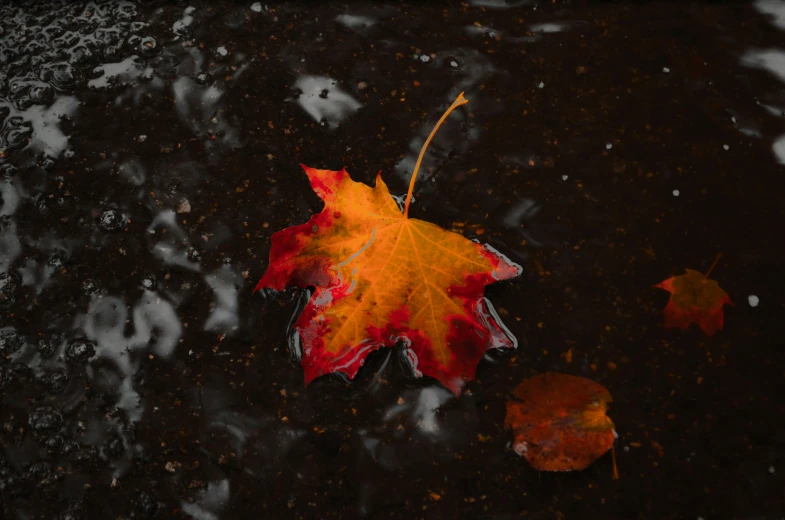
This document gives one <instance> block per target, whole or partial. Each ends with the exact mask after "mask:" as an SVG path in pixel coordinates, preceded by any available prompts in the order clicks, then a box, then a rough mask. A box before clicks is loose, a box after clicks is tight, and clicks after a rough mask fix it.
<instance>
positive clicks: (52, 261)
mask: <svg viewBox="0 0 785 520" xmlns="http://www.w3.org/2000/svg"><path fill="white" fill-rule="evenodd" d="M46 265H48V266H49V267H51V268H52V269H61V268H62V267H63V266H64V265H65V255H64V254H63V253H55V254H53V255H52V256H50V257H49V260H47V261H46Z"/></svg>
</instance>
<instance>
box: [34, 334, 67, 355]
mask: <svg viewBox="0 0 785 520" xmlns="http://www.w3.org/2000/svg"><path fill="white" fill-rule="evenodd" d="M62 343H63V337H62V336H61V335H59V334H53V335H52V336H51V337H49V338H48V339H39V340H38V343H37V344H36V348H37V349H38V353H39V354H40V355H41V357H42V358H48V357H52V355H54V353H55V352H56V351H57V349H58V347H60V345H61V344H62Z"/></svg>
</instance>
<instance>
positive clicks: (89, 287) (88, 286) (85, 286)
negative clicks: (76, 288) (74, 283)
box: [82, 278, 98, 295]
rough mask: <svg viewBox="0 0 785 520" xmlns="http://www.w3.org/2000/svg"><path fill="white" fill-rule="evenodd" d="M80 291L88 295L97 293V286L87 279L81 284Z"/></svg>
mask: <svg viewBox="0 0 785 520" xmlns="http://www.w3.org/2000/svg"><path fill="white" fill-rule="evenodd" d="M82 290H83V291H84V292H85V294H88V295H89V294H95V293H97V292H98V284H97V283H95V282H94V281H93V280H91V279H90V278H88V279H86V280H85V281H83V282H82Z"/></svg>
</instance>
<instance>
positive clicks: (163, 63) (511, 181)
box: [0, 0, 785, 519]
mask: <svg viewBox="0 0 785 520" xmlns="http://www.w3.org/2000/svg"><path fill="white" fill-rule="evenodd" d="M784 32H785V7H783V6H782V5H781V4H779V3H776V2H756V3H755V4H751V5H741V4H722V5H709V4H695V5H681V4H676V3H672V4H651V5H642V6H639V5H632V4H610V3H608V4H606V3H599V4H582V3H577V4H573V3H568V4H564V3H562V2H532V1H526V0H523V1H503V0H470V1H469V2H464V3H456V4H454V5H442V4H437V3H426V4H423V5H419V4H414V5H399V4H382V3H349V4H346V3H325V4H318V5H317V4H314V5H311V4H304V3H298V2H290V3H286V2H284V3H275V4H273V3H270V4H265V3H261V2H250V1H249V2H245V3H227V4H220V5H219V4H218V3H215V2H212V3H211V2H202V1H197V2H190V3H176V2H163V1H141V2H139V3H135V2H130V1H120V0H112V1H97V2H92V1H91V2H85V1H81V2H66V1H61V2H57V1H39V2H32V1H31V2H11V3H10V5H9V4H6V5H5V6H4V7H0V392H2V399H1V400H0V501H2V502H1V504H2V514H0V518H9V519H33V518H61V519H66V518H67V519H75V518H85V519H86V518H148V517H150V518H152V517H156V518H196V519H229V518H252V517H253V518H255V517H259V516H263V517H267V516H269V517H271V518H331V517H336V518H371V517H373V518H498V519H501V518H517V517H523V516H530V517H537V518H552V517H556V518H584V517H591V518H595V517H596V518H635V517H639V518H665V517H677V518H705V519H710V518H730V517H734V518H772V519H773V518H780V517H782V516H783V515H785V494H783V493H784V492H785V481H784V480H783V475H785V429H784V428H783V426H782V425H783V424H785V405H783V402H782V398H781V397H780V396H781V395H782V392H783V391H785V386H784V385H783V381H784V379H783V375H784V374H783V367H785V348H784V347H785V332H783V330H782V323H783V319H785V300H783V295H784V294H785V270H784V269H783V258H784V257H785V241H783V237H785V233H784V231H785V230H784V229H783V227H784V226H785V218H783V217H784V215H783V213H784V212H783V208H785V195H783V193H785V45H783V43H782V42H783V38H784V37H785V34H784ZM460 92H465V96H466V98H467V99H469V104H467V105H466V106H464V107H461V109H459V110H457V111H456V112H454V113H453V114H452V115H451V116H450V118H449V119H448V120H447V122H446V123H445V124H444V126H443V127H442V129H441V130H440V131H439V133H438V134H437V136H436V137H435V139H434V140H433V142H432V143H431V146H430V148H429V151H428V154H427V155H426V157H425V160H424V161H423V165H422V169H421V171H420V174H419V175H420V176H419V177H418V179H419V181H418V184H417V188H416V191H415V200H414V203H413V204H412V208H411V215H412V216H413V217H416V218H419V219H423V220H428V221H430V222H434V223H436V224H438V225H440V226H442V227H444V228H446V229H451V230H453V231H456V232H458V233H461V234H463V235H465V236H466V237H468V238H470V239H478V240H479V241H481V242H483V243H487V244H489V245H491V246H492V247H493V248H495V249H496V250H498V251H499V252H500V253H501V254H503V255H505V256H506V257H508V258H510V259H511V260H512V261H513V262H516V263H518V264H520V265H521V266H522V267H523V274H522V276H520V277H519V278H516V279H514V280H511V281H505V282H501V283H498V284H495V285H492V286H489V287H488V289H487V290H486V296H487V298H488V300H489V301H490V302H492V306H490V309H491V311H490V312H492V313H493V314H494V319H496V318H498V319H499V320H501V321H503V323H504V326H505V327H506V329H508V330H509V333H510V334H511V336H513V337H514V338H515V339H516V341H517V349H515V350H493V351H489V353H488V354H487V355H486V356H485V358H484V359H483V360H482V362H481V363H480V365H479V367H478V369H477V378H476V380H475V381H473V382H470V383H469V384H467V385H466V387H465V389H464V392H463V394H462V396H461V397H460V398H455V396H454V395H453V394H452V393H451V392H450V391H449V390H446V389H445V388H444V387H443V386H441V385H440V384H438V383H437V382H436V381H435V380H433V379H429V378H420V379H417V378H414V377H412V374H411V362H410V360H409V359H407V356H406V354H405V352H402V351H400V350H398V349H380V350H378V351H376V352H374V353H372V354H371V355H370V356H369V358H368V360H367V362H366V363H365V365H364V366H363V368H362V369H361V370H360V372H359V374H358V375H357V377H356V378H355V379H354V380H353V381H348V380H346V379H345V378H342V377H339V376H338V375H333V376H326V377H322V378H319V379H317V380H315V381H314V382H313V383H311V385H310V386H308V387H307V388H306V387H305V386H304V384H303V370H302V368H301V367H300V364H299V357H300V356H302V354H303V353H302V352H301V351H300V346H299V342H298V341H297V338H294V337H292V335H291V334H290V329H291V324H292V321H293V318H294V317H296V315H297V314H298V312H299V311H300V310H301V309H302V307H303V305H304V303H305V301H307V298H308V297H309V293H307V292H304V291H295V290H291V291H285V292H282V293H279V294H275V293H273V292H271V291H261V292H258V293H256V294H253V293H252V289H253V287H254V285H255V284H256V282H257V281H258V280H259V278H260V277H261V276H262V275H263V273H264V271H265V269H266V267H267V263H268V255H269V250H270V243H271V242H270V241H271V236H272V234H273V233H274V232H275V231H277V230H280V229H283V228H285V227H288V226H291V225H296V224H301V223H303V222H306V221H307V220H308V218H309V216H310V215H311V214H313V213H315V212H318V211H320V210H321V202H320V201H319V199H318V197H317V196H316V195H315V194H314V193H313V192H312V190H311V189H310V187H309V185H308V181H307V178H306V176H305V175H304V174H303V173H302V170H301V169H300V167H299V163H304V164H307V165H309V166H313V167H318V168H329V169H336V170H337V169H340V167H343V166H345V167H346V169H347V170H348V171H349V172H350V174H351V176H352V177H353V178H354V179H355V180H357V181H363V182H366V183H369V184H372V183H373V182H374V179H375V177H376V174H377V172H379V171H381V172H382V175H383V177H384V179H385V181H386V182H387V184H388V186H389V187H390V191H391V192H392V194H393V196H394V197H395V198H396V199H398V200H399V202H401V201H402V200H403V198H404V197H405V195H406V190H407V187H408V179H409V176H410V175H411V171H412V168H413V166H414V163H415V161H416V159H417V154H418V153H419V151H420V148H421V146H422V144H423V142H424V141H425V139H426V138H427V136H428V134H429V133H430V131H431V129H432V128H433V126H434V124H435V123H436V121H437V120H438V118H439V117H440V116H441V114H442V113H443V112H444V110H445V109H446V108H447V106H449V104H450V103H451V102H452V100H453V99H455V98H456V96H457V95H458V94H459V93H460ZM718 253H722V257H721V260H720V262H719V263H718V265H717V266H716V267H715V268H714V270H713V272H712V277H713V278H714V279H716V280H718V282H719V283H720V284H721V285H722V287H723V288H724V289H725V290H726V291H727V292H728V293H729V294H730V297H731V299H732V300H733V302H734V303H735V306H734V307H726V323H725V329H724V330H723V331H721V332H719V333H717V334H715V335H714V336H712V337H707V336H706V335H705V334H704V333H703V332H702V331H701V330H700V329H698V328H697V327H695V326H693V327H691V328H689V329H688V330H686V331H681V330H678V329H665V328H664V327H663V316H662V309H663V307H664V306H665V304H666V302H667V298H668V294H667V293H666V292H664V291H660V290H658V289H654V288H652V286H653V285H655V284H657V283H659V282H660V281H662V280H664V279H666V278H668V277H670V276H672V275H675V274H682V273H683V272H684V269H685V268H690V269H695V270H698V271H701V272H705V271H706V270H707V269H708V268H709V266H710V265H711V263H712V261H713V259H714V258H715V257H716V255H717V254H718ZM548 371H555V372H564V373H569V374H574V375H579V376H583V377H586V378H589V379H591V380H593V381H596V382H598V383H600V384H602V385H603V386H604V387H606V388H607V389H608V390H609V391H610V393H611V394H612V396H613V402H612V403H611V405H610V409H609V412H608V414H609V416H610V417H611V418H612V419H613V421H614V423H615V429H616V431H617V432H618V435H619V438H618V440H617V442H616V459H617V464H618V471H619V474H620V477H621V478H620V479H619V480H613V478H612V475H613V471H612V462H611V456H610V454H608V455H607V456H604V457H603V458H601V459H600V460H599V461H597V462H596V463H595V464H594V465H592V466H591V467H590V468H589V469H587V470H585V471H581V472H572V473H540V472H537V471H535V470H533V469H532V468H530V467H529V466H528V465H527V463H526V461H525V460H524V459H523V458H521V457H520V456H519V455H517V454H516V453H515V451H514V449H513V446H512V435H511V434H510V433H509V432H505V431H504V426H503V425H504V414H505V403H506V401H507V399H508V398H509V396H510V392H511V390H512V389H513V388H515V387H516V386H517V385H518V384H519V383H520V382H521V380H523V379H524V378H527V377H531V376H532V375H534V374H542V373H545V372H548Z"/></svg>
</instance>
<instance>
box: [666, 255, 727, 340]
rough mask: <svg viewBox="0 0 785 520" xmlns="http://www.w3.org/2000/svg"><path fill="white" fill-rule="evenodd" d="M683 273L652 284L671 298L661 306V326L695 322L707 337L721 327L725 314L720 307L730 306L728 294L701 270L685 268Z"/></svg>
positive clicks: (683, 327) (681, 325) (684, 326)
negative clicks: (662, 321) (662, 324)
mask: <svg viewBox="0 0 785 520" xmlns="http://www.w3.org/2000/svg"><path fill="white" fill-rule="evenodd" d="M685 271H686V272H687V274H683V275H681V276H674V277H671V278H668V279H667V280H663V281H662V282H660V283H658V284H657V285H655V287H659V288H660V289H665V290H666V291H670V293H671V297H670V300H669V301H668V305H666V306H665V311H664V313H665V327H668V328H670V327H679V328H681V329H686V328H687V327H689V326H690V324H692V323H697V324H698V326H699V327H700V328H701V329H703V332H705V333H706V334H707V335H708V336H712V335H714V333H715V332H717V331H718V330H722V326H723V324H724V322H725V313H724V312H723V309H722V307H723V306H724V305H725V304H726V303H727V304H731V305H733V303H732V302H731V300H730V297H729V296H728V293H726V292H725V291H723V290H722V289H721V288H720V285H719V284H718V283H717V282H716V281H715V280H710V279H708V278H706V276H705V275H704V274H703V273H699V272H698V271H693V270H692V269H685Z"/></svg>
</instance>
